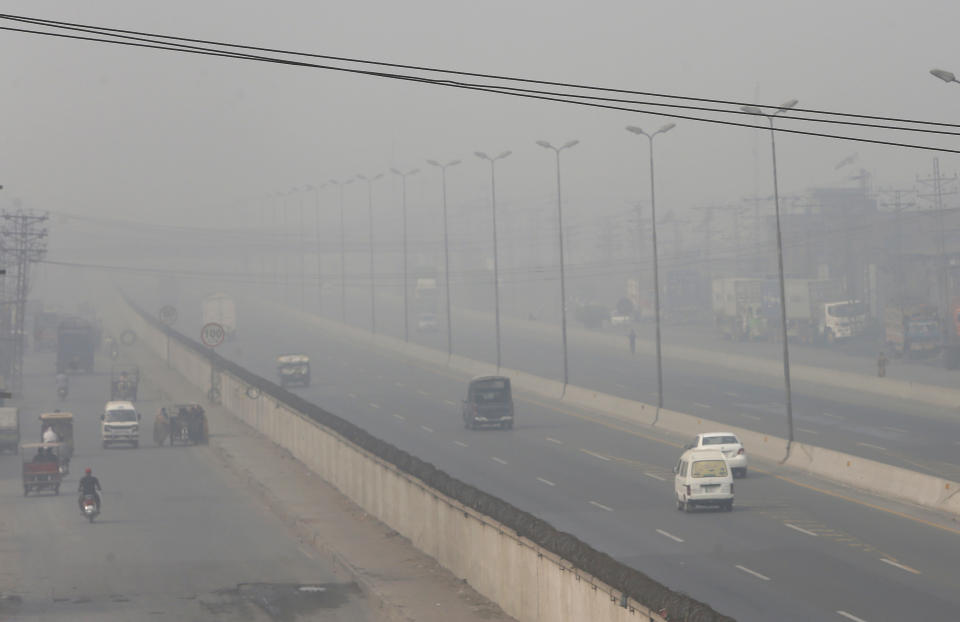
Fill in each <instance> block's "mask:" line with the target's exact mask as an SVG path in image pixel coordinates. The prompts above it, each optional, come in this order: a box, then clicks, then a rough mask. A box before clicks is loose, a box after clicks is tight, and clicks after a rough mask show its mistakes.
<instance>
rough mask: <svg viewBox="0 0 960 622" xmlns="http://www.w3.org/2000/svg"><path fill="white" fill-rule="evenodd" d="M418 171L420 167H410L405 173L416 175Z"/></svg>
mask: <svg viewBox="0 0 960 622" xmlns="http://www.w3.org/2000/svg"><path fill="white" fill-rule="evenodd" d="M419 172H420V169H418V168H412V169H410V170H409V171H407V175H416V174H417V173H419Z"/></svg>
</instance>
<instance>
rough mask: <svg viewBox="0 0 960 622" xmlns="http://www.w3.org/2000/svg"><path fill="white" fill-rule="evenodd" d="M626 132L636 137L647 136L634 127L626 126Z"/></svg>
mask: <svg viewBox="0 0 960 622" xmlns="http://www.w3.org/2000/svg"><path fill="white" fill-rule="evenodd" d="M627 131H628V132H631V133H633V134H638V135H642V136H646V135H647V133H646V132H644V131H643V130H642V129H641V128H639V127H637V126H636V125H628V126H627Z"/></svg>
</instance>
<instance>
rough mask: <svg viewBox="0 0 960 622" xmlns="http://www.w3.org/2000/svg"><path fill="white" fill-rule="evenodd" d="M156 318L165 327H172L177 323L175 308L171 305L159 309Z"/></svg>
mask: <svg viewBox="0 0 960 622" xmlns="http://www.w3.org/2000/svg"><path fill="white" fill-rule="evenodd" d="M157 317H158V318H160V321H161V322H163V323H164V324H166V325H167V326H173V325H174V324H175V323H176V321H177V308H176V307H174V306H173V305H164V306H162V307H160V312H159V313H158V314H157Z"/></svg>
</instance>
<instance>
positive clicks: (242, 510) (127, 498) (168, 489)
mask: <svg viewBox="0 0 960 622" xmlns="http://www.w3.org/2000/svg"><path fill="white" fill-rule="evenodd" d="M28 366H29V367H28V372H29V373H28V374H27V375H26V378H25V380H26V382H25V384H26V387H25V401H24V405H23V408H22V411H21V425H22V433H23V436H24V441H25V442H26V441H31V440H35V437H39V434H40V429H39V428H40V424H39V421H38V420H37V415H38V414H39V413H40V412H42V411H49V410H53V409H54V408H60V409H63V410H70V411H72V412H74V414H75V418H76V423H75V436H76V438H75V441H76V455H75V456H74V459H73V463H72V473H71V474H70V475H68V476H67V479H66V482H65V483H64V485H63V488H62V489H61V494H60V495H59V496H53V495H47V494H36V495H35V494H31V495H30V496H28V497H24V496H23V491H22V488H21V480H20V459H19V457H18V456H16V455H9V454H7V455H0V597H2V598H0V619H3V620H24V621H41V620H64V621H67V620H69V621H70V622H74V621H80V620H90V621H98V622H99V621H103V620H116V621H118V622H120V621H123V622H128V621H130V620H157V621H161V620H171V621H173V620H176V621H181V620H191V621H193V620H197V621H200V620H251V621H256V620H263V621H266V620H273V621H275V622H277V621H282V620H292V619H294V616H295V615H297V614H299V613H303V614H304V615H307V614H309V615H310V616H311V617H310V618H309V619H316V620H330V621H343V622H346V621H348V620H349V621H351V622H352V621H354V620H368V619H371V618H370V616H369V614H368V611H367V604H366V601H365V600H364V599H363V598H362V596H361V595H360V594H359V590H358V589H357V587H356V586H355V585H353V584H343V583H339V582H338V581H337V579H336V578H335V576H334V574H333V571H332V568H331V567H330V566H329V565H328V564H326V563H323V562H320V561H317V560H314V559H311V558H310V557H308V555H307V553H306V552H305V551H304V550H302V545H301V544H299V543H298V541H297V539H296V538H295V537H294V535H293V534H292V533H290V532H289V530H288V529H287V528H286V527H285V526H284V525H283V524H282V522H281V521H280V520H279V519H278V518H276V517H275V516H274V515H273V514H272V513H271V512H270V511H269V510H268V509H267V508H266V507H264V505H263V504H262V503H260V502H258V501H257V500H256V499H255V498H254V497H253V496H252V495H251V494H250V493H249V492H247V491H246V490H245V488H244V486H243V483H242V482H241V481H240V480H239V479H237V478H236V477H235V476H233V475H232V474H231V473H230V472H229V471H228V470H226V469H225V468H224V467H223V466H222V465H221V464H219V463H218V461H217V458H216V457H215V456H214V454H213V453H212V452H210V451H209V450H207V449H206V448H203V447H181V446H178V447H175V448H170V447H163V448H160V447H156V446H155V445H154V444H153V443H152V440H151V438H150V429H151V424H150V422H151V421H152V416H153V412H154V410H155V407H156V401H155V400H156V398H157V397H158V391H157V389H156V387H153V386H151V385H150V383H149V379H146V380H145V385H144V386H143V387H142V388H141V391H140V396H141V401H140V402H139V403H138V407H139V408H140V409H141V411H142V412H143V413H145V416H144V419H145V421H144V422H143V424H142V427H143V428H145V430H146V433H145V434H143V435H142V436H141V444H140V447H139V449H127V448H116V449H114V448H111V449H107V450H104V449H102V448H101V446H100V438H99V413H100V412H102V410H103V406H104V404H105V400H106V394H107V386H108V381H109V376H108V375H106V374H105V373H104V372H103V371H101V372H99V373H97V374H96V375H89V376H76V377H73V378H72V382H71V389H70V395H69V398H68V400H67V401H66V402H65V403H60V402H58V401H57V400H56V394H55V391H54V384H53V371H52V370H53V355H52V354H41V355H34V356H31V357H30V358H29V359H28ZM105 368H107V369H108V367H106V364H105V363H104V364H101V366H100V369H101V370H103V369H105ZM88 466H89V467H91V468H92V469H93V472H94V475H96V476H98V477H99V478H100V481H101V484H102V485H103V489H104V493H103V513H102V514H101V515H100V517H99V518H98V519H97V521H96V522H95V523H94V524H89V523H88V522H87V521H86V520H85V519H84V517H83V516H81V515H80V511H79V509H78V507H77V495H76V488H77V481H78V478H79V477H80V476H81V475H82V472H83V469H84V468H85V467H88ZM303 585H307V586H316V585H322V586H323V589H322V590H314V589H309V590H300V589H299V587H301V586H303Z"/></svg>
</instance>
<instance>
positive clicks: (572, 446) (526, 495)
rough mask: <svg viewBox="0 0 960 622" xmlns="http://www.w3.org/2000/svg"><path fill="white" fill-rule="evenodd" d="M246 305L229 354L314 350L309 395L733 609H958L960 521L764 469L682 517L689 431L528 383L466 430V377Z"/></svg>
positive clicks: (808, 612)
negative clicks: (607, 413) (511, 426)
mask: <svg viewBox="0 0 960 622" xmlns="http://www.w3.org/2000/svg"><path fill="white" fill-rule="evenodd" d="M151 302H152V301H151ZM181 306H183V307H184V308H185V309H186V310H187V313H185V317H184V318H183V323H182V324H181V325H180V328H182V329H184V330H187V331H188V332H190V331H195V330H196V329H197V326H196V321H195V319H191V315H192V313H191V312H190V310H189V307H198V306H199V305H198V303H197V301H190V303H189V307H188V305H187V303H186V302H184V303H181ZM240 317H241V320H240V322H241V327H242V328H241V331H240V337H239V339H238V340H237V341H236V342H233V343H230V344H226V345H224V346H222V347H221V349H220V350H221V353H222V354H224V355H225V356H228V357H231V358H234V359H236V360H237V361H238V362H240V363H242V364H244V365H245V366H247V367H249V368H251V369H253V370H254V371H257V372H259V373H261V374H263V375H266V376H268V377H269V376H273V375H274V374H275V366H274V361H273V357H274V356H275V355H276V354H278V353H280V352H284V351H302V352H307V353H309V354H311V355H312V357H313V359H314V366H313V378H314V385H313V386H312V387H311V388H309V389H304V390H299V389H298V390H297V391H299V392H301V393H302V394H303V395H304V396H305V397H308V398H309V399H311V400H312V401H315V402H316V403H318V404H321V405H322V406H324V407H326V408H328V409H330V410H331V411H333V412H336V413H338V414H340V415H342V416H345V417H347V418H349V419H351V420H352V421H355V422H356V423H358V424H359V425H361V426H362V427H364V428H366V429H368V430H369V431H371V432H372V433H374V434H376V435H378V436H380V437H382V438H385V439H387V440H390V441H391V442H393V443H395V444H397V445H398V446H400V447H401V448H403V449H406V450H408V451H410V452H412V453H414V454H416V455H417V456H419V457H421V458H423V459H425V460H428V461H431V462H433V463H435V464H437V465H438V466H439V467H440V468H443V469H445V470H447V471H448V472H450V473H451V474H453V475H455V476H456V477H459V478H461V479H463V480H465V481H468V482H470V483H473V484H476V485H478V486H480V487H481V488H483V489H485V490H487V491H489V492H491V493H493V494H496V495H498V496H500V497H502V498H504V499H506V500H508V501H510V502H512V503H514V504H516V505H518V506H519V507H521V508H523V509H525V510H527V511H530V512H533V513H535V514H537V515H538V516H541V517H543V518H545V519H547V520H549V521H551V522H552V523H554V524H555V525H556V526H557V527H559V528H561V529H564V530H567V531H570V532H571V533H574V534H575V535H577V536H579V537H581V538H583V539H584V540H586V541H587V542H589V543H590V544H592V545H594V546H596V547H597V548H599V549H601V550H604V551H607V552H609V553H611V554H613V555H614V556H615V557H617V558H618V559H620V560H622V561H624V562H626V563H628V564H630V565H632V566H634V567H637V568H639V569H641V570H643V571H645V572H647V573H649V574H650V575H652V576H654V577H655V578H657V579H658V580H661V581H663V582H664V583H666V584H667V585H669V586H671V587H673V588H675V589H679V590H682V591H685V592H687V593H689V594H691V595H693V596H694V597H696V598H699V599H702V600H704V601H706V602H709V603H710V604H711V605H713V606H714V607H716V608H718V609H719V610H721V611H723V612H725V613H727V614H730V615H733V616H735V617H737V618H738V619H741V620H771V619H777V620H798V621H799V620H812V619H837V620H842V619H848V620H849V619H852V620H858V619H859V620H865V621H868V622H876V621H879V620H902V619H951V618H953V617H955V611H956V610H957V607H958V606H960V595H958V590H957V586H958V584H957V580H956V578H955V575H954V573H953V570H952V568H953V566H954V560H955V559H956V557H957V555H958V554H960V530H958V529H957V528H956V527H954V526H951V524H950V522H949V521H946V520H943V519H942V517H938V516H936V515H932V514H927V513H924V512H921V511H919V510H916V509H915V508H909V507H903V506H898V505H896V504H890V503H886V502H883V501H882V500H876V499H871V498H867V497H863V496H860V495H857V494H856V493H854V492H852V491H849V490H845V489H839V488H833V487H830V486H829V485H827V484H824V483H822V482H816V481H813V480H808V479H805V478H802V477H800V476H786V475H784V474H782V473H780V472H779V471H777V472H769V471H768V470H766V469H764V468H759V469H758V468H756V467H754V468H753V469H752V474H751V477H749V478H748V479H746V480H739V481H738V482H737V504H736V508H735V511H734V512H733V513H731V514H724V513H715V512H698V513H694V514H681V513H678V512H677V511H676V509H675V508H676V505H675V503H674V498H673V492H672V473H671V467H672V465H673V464H674V462H675V461H676V458H677V456H678V454H679V448H678V445H679V442H680V441H681V440H682V439H677V438H675V437H671V436H669V435H662V434H659V433H653V434H651V433H650V432H649V431H646V430H640V429H635V428H632V427H630V426H627V425H625V424H622V423H618V422H614V421H611V420H609V419H606V418H603V417H600V416H598V415H596V414H595V413H588V412H580V411H576V410H573V409H571V408H569V407H568V406H566V405H563V404H559V403H555V402H551V401H549V400H543V399H539V398H532V397H530V396H523V395H521V396H519V397H520V399H519V401H518V407H517V408H518V413H519V420H518V426H517V429H515V430H514V431H512V432H506V431H476V432H471V431H467V430H465V429H464V428H463V425H462V422H461V421H460V419H459V416H458V415H459V400H460V399H461V398H462V394H463V392H464V387H465V381H466V378H464V377H462V376H459V375H457V374H453V373H451V372H449V370H446V369H439V368H432V367H429V366H422V365H418V364H415V363H414V362H411V361H410V360H405V359H402V358H400V357H397V356H394V355H388V354H385V353H384V352H382V351H375V350H371V349H369V348H367V347H360V346H357V345H355V344H351V343H349V342H345V341H342V340H339V339H336V338H335V337H333V336H330V335H327V334H324V333H322V332H320V331H318V329H317V328H316V326H315V325H313V324H311V323H310V322H309V321H306V320H296V319H292V318H291V317H289V316H287V315H285V314H284V315H282V316H278V315H277V314H276V313H274V312H271V311H270V310H269V308H268V307H266V306H263V305H257V304H242V303H241V306H240ZM191 322H192V323H191ZM384 325H385V322H384ZM463 333H465V331H461V335H462V337H461V343H462V342H463V341H465V340H466V339H467V337H466V335H465V334H463ZM517 338H518V341H517V342H512V343H511V345H509V346H507V343H508V341H510V340H509V339H505V346H507V347H505V351H506V352H509V356H510V357H520V356H521V353H522V352H523V351H524V350H525V349H527V350H528V353H529V355H530V356H531V358H532V359H533V360H534V362H538V363H539V364H540V365H541V366H543V367H547V366H549V365H551V364H555V363H556V358H555V357H551V353H548V352H544V351H543V350H542V349H538V346H537V344H536V343H531V342H527V341H524V340H523V337H522V336H517ZM428 339H429V338H428ZM511 339H512V337H511ZM475 340H476V342H477V343H478V347H486V349H487V351H488V352H489V350H490V344H489V343H487V344H486V346H481V345H480V344H482V343H483V341H484V339H483V337H481V336H477V337H475ZM507 348H509V349H507ZM461 351H462V350H461ZM506 363H507V364H510V365H514V366H516V367H521V365H518V364H517V363H516V362H510V361H507V362H506ZM581 368H582V369H586V368H587V366H586V365H585V364H584V365H582V366H581ZM533 371H536V370H533ZM610 371H613V370H612V369H611V370H610ZM713 382H714V385H712V386H715V387H717V389H718V390H719V389H720V388H722V387H724V386H725V384H724V382H723V381H722V380H721V379H715V380H714V381H713ZM746 387H749V390H748V389H747V388H746ZM727 390H728V391H730V389H729V388H728V389H727ZM738 390H741V391H744V393H743V394H742V397H731V399H739V400H743V401H744V403H762V402H763V401H766V400H767V399H768V398H767V397H766V396H765V395H763V394H762V393H760V392H762V391H763V390H764V389H763V388H762V387H757V386H753V385H750V384H746V383H744V384H743V385H742V386H741V387H738ZM675 391H676V392H678V393H679V392H680V391H681V389H675ZM731 392H733V391H731ZM758 393H760V395H762V397H758ZM698 397H699V395H698V394H695V395H694V396H692V397H688V398H686V399H696V398H698ZM698 401H699V400H698ZM769 401H771V402H773V398H769ZM771 409H772V407H771ZM757 412H758V415H757V416H759V417H761V418H763V417H764V416H768V417H769V416H772V415H770V414H769V413H762V411H757ZM837 414H838V416H843V415H845V414H846V411H842V412H840V413H837Z"/></svg>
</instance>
